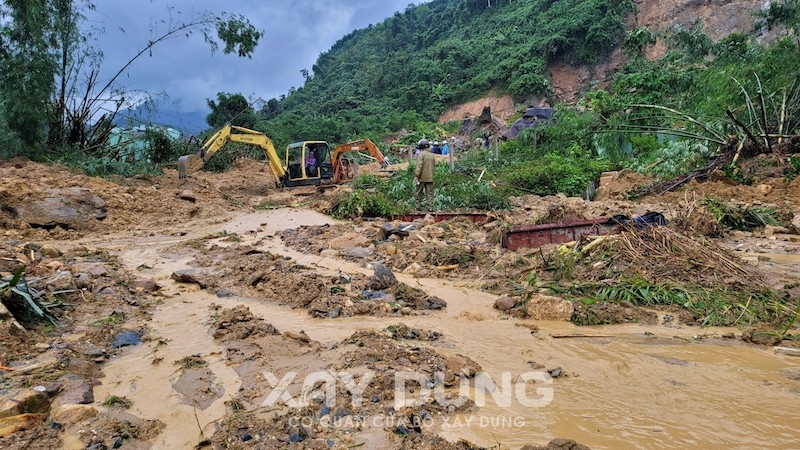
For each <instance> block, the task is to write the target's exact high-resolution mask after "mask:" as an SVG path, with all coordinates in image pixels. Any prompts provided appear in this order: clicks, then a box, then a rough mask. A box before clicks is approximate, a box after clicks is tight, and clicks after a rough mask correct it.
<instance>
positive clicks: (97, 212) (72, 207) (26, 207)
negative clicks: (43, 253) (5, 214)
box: [1, 187, 106, 228]
mask: <svg viewBox="0 0 800 450" xmlns="http://www.w3.org/2000/svg"><path fill="white" fill-rule="evenodd" d="M47 192H48V194H47V195H48V197H47V198H45V199H44V200H38V201H32V202H28V203H21V204H16V205H1V206H3V207H4V208H6V209H10V210H12V211H13V214H14V216H15V217H16V218H17V219H18V220H21V221H23V222H26V223H28V224H30V225H31V226H38V227H55V226H61V227H63V228H80V227H81V226H82V225H85V224H86V223H87V222H91V221H93V220H102V219H104V218H105V217H106V202H105V201H104V200H103V199H102V198H100V197H98V196H97V195H95V194H94V192H92V191H91V190H89V189H86V188H81V187H68V188H59V189H50V190H48V191H47Z"/></svg>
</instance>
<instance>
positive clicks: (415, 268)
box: [403, 263, 422, 275]
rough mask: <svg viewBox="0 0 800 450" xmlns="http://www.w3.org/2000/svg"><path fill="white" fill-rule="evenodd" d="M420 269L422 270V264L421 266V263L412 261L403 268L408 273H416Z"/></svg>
mask: <svg viewBox="0 0 800 450" xmlns="http://www.w3.org/2000/svg"><path fill="white" fill-rule="evenodd" d="M420 270H422V266H420V265H419V263H411V264H409V265H408V267H406V268H405V269H403V273H404V274H406V275H415V274H417V273H418V272H419V271H420Z"/></svg>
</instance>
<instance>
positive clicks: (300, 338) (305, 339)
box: [283, 331, 311, 344]
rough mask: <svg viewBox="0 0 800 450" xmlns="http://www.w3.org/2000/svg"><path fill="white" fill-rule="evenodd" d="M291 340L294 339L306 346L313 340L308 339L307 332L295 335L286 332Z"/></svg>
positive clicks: (285, 334)
mask: <svg viewBox="0 0 800 450" xmlns="http://www.w3.org/2000/svg"><path fill="white" fill-rule="evenodd" d="M283 335H284V336H286V337H287V338H289V339H294V340H295V341H299V342H303V343H305V344H307V343H309V342H311V338H310V337H308V335H307V334H306V332H305V331H300V332H299V333H294V332H292V331H286V332H284V333H283Z"/></svg>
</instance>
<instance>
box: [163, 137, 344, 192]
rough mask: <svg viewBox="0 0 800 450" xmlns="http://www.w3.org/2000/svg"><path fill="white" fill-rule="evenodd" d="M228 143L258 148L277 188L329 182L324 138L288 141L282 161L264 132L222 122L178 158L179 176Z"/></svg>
mask: <svg viewBox="0 0 800 450" xmlns="http://www.w3.org/2000/svg"><path fill="white" fill-rule="evenodd" d="M228 142H241V143H244V144H251V145H255V146H258V147H260V148H261V149H262V150H263V151H264V156H266V158H267V163H268V164H269V168H270V170H271V171H272V174H273V175H274V176H275V180H276V185H277V186H276V187H281V186H284V187H292V186H308V185H320V184H325V183H330V180H331V178H332V177H333V165H332V164H331V155H330V149H329V147H328V143H327V142H325V141H301V142H295V143H294V144H289V146H288V147H287V148H286V159H285V160H284V161H281V159H280V157H279V156H278V152H276V151H275V146H274V145H273V143H272V139H270V138H269V137H267V135H266V134H264V133H262V132H260V131H255V130H251V129H248V128H243V127H237V126H235V125H230V124H228V125H225V126H224V127H222V129H220V130H219V131H217V132H216V133H214V134H213V135H212V136H211V137H210V138H208V139H207V140H206V141H205V142H204V143H203V145H202V146H201V147H200V151H199V152H197V154H194V155H186V156H181V157H180V158H178V177H179V178H181V179H184V178H186V177H187V176H188V175H189V173H192V172H196V171H198V170H200V169H201V168H202V167H203V165H204V164H205V162H206V161H208V159H209V158H211V157H212V156H214V154H215V153H216V152H217V151H219V149H221V148H222V147H224V146H225V144H227V143H228Z"/></svg>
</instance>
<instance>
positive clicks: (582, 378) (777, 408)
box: [65, 209, 800, 449]
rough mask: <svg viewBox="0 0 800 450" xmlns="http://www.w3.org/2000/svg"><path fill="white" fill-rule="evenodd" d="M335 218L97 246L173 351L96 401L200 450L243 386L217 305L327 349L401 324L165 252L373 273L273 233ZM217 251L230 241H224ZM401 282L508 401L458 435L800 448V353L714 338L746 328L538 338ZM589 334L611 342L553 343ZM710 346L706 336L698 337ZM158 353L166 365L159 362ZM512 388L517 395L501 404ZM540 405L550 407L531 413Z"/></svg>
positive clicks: (264, 221) (429, 320)
mask: <svg viewBox="0 0 800 450" xmlns="http://www.w3.org/2000/svg"><path fill="white" fill-rule="evenodd" d="M324 223H331V219H330V218H328V217H327V216H324V215H321V214H317V213H314V212H309V211H303V210H295V209H284V210H276V211H269V212H263V213H255V214H248V215H242V216H240V217H237V218H235V219H233V220H231V221H229V222H227V223H224V224H221V225H215V226H213V227H209V228H205V229H194V230H191V231H190V232H189V234H187V235H186V236H183V237H181V238H175V237H165V236H152V237H146V238H135V239H119V240H116V241H113V242H108V241H105V242H103V243H102V244H101V243H99V242H96V243H94V245H97V246H102V247H104V248H108V249H112V250H114V251H116V252H118V254H119V255H120V257H121V258H122V260H123V261H124V263H125V264H126V265H127V266H128V267H129V268H131V269H133V268H136V267H139V266H140V265H142V264H146V265H147V266H149V267H151V268H152V269H151V271H150V273H149V274H148V276H153V277H154V278H155V279H156V281H157V282H158V283H159V284H161V285H162V286H163V291H164V292H165V293H166V295H167V297H166V298H165V301H164V303H163V304H162V305H160V306H159V307H158V308H157V309H156V310H155V312H154V317H153V320H152V323H151V324H150V325H151V329H152V330H153V332H152V335H153V336H154V337H157V338H158V339H160V340H161V341H162V342H166V343H167V345H159V344H158V339H157V340H153V341H149V342H147V343H145V344H144V345H141V346H139V347H135V348H131V349H130V350H128V351H127V352H126V353H125V354H124V355H122V356H121V357H119V358H117V359H116V360H114V361H111V362H109V363H108V364H107V365H106V366H104V369H103V372H104V375H105V376H104V378H102V379H101V381H102V385H101V386H98V387H96V389H95V397H96V398H98V399H104V398H106V397H107V396H108V395H124V396H126V397H128V398H129V399H131V400H132V401H133V406H132V407H131V409H130V412H131V413H133V414H135V415H137V416H139V417H143V418H156V419H159V420H161V421H163V422H164V423H165V424H166V429H165V430H164V432H163V433H161V435H159V436H158V438H157V440H156V441H155V442H154V448H160V449H180V448H192V447H194V446H195V445H196V444H197V443H198V441H199V440H200V439H201V437H202V435H201V430H202V433H203V434H204V435H205V436H210V435H211V434H212V433H213V432H214V422H215V421H216V420H217V419H220V418H222V417H223V416H224V415H225V413H226V406H225V404H224V402H225V401H226V400H229V399H230V398H231V396H233V395H234V394H235V393H236V392H237V390H238V389H239V387H240V384H241V380H240V379H239V377H238V375H237V374H236V372H235V371H234V369H233V368H232V367H229V366H227V365H226V363H225V360H224V352H223V349H222V347H221V346H220V345H219V344H218V343H216V342H215V341H214V339H213V338H212V337H211V335H210V332H209V320H210V319H209V314H210V311H209V308H208V306H209V305H210V304H211V303H216V304H218V305H221V306H223V307H226V308H230V307H233V306H236V305H237V304H245V305H247V306H248V307H249V308H250V310H251V311H252V312H253V313H254V314H256V315H257V316H260V317H263V318H264V319H265V320H267V321H269V322H271V323H272V324H274V325H275V326H276V327H277V328H278V329H279V330H281V331H282V332H284V331H295V332H298V331H300V330H303V331H305V332H306V333H307V334H308V335H309V336H310V337H311V339H313V340H317V341H320V342H322V343H331V342H336V341H341V340H342V339H345V338H347V337H348V336H350V335H351V334H352V333H353V332H355V331H358V330H365V329H379V328H384V327H386V326H388V325H391V324H395V323H397V322H398V321H400V319H398V318H395V317H387V318H376V317H350V318H339V319H335V320H322V319H313V318H310V317H309V316H308V315H307V314H306V313H305V311H302V310H296V311H294V310H289V309H287V308H285V307H281V306H277V305H274V304H268V303H264V302H260V301H258V300H255V299H248V298H241V297H230V298H217V297H215V296H213V295H211V294H209V293H207V292H204V291H201V290H199V289H198V288H196V287H194V286H187V285H181V284H176V283H173V282H172V281H171V280H170V274H171V273H172V272H173V271H175V270H177V269H181V268H184V267H186V266H185V265H186V263H187V262H188V259H184V258H183V257H181V256H180V255H175V254H171V253H169V252H167V251H165V250H166V249H167V248H168V247H170V246H172V245H174V244H175V243H177V242H179V240H183V239H189V238H192V237H199V236H205V235H208V234H210V233H214V232H218V231H221V230H226V231H228V232H232V233H237V234H239V235H241V236H242V237H243V238H245V241H249V242H254V241H255V240H256V239H260V238H265V237H267V240H266V241H265V242H266V244H264V246H265V248H266V249H269V250H270V251H272V252H277V253H281V254H285V255H287V256H291V257H292V258H294V259H296V260H297V261H298V262H299V263H302V264H305V265H308V266H312V267H315V268H316V269H317V270H318V271H320V272H321V273H336V272H338V271H343V272H348V273H356V272H362V273H371V271H370V270H369V268H368V267H361V266H359V265H357V264H354V263H350V262H345V261H340V260H335V259H330V258H322V257H320V256H319V255H305V254H301V253H298V252H296V251H292V250H290V249H287V248H285V247H284V246H283V245H282V243H281V242H280V240H279V239H277V238H269V237H270V236H272V235H274V233H275V232H276V231H278V230H282V229H285V228H290V227H294V226H299V225H314V224H324ZM257 230H258V231H257ZM84 243H88V244H92V243H89V242H84ZM216 243H217V244H219V245H224V242H223V241H221V240H220V241H217V242H216ZM398 278H399V279H400V281H403V282H406V283H408V284H410V285H412V286H418V287H421V288H423V289H425V290H426V291H427V292H428V293H430V294H432V295H436V296H439V297H441V298H444V299H445V300H446V301H447V303H448V307H447V309H446V310H445V311H443V312H434V313H431V314H429V315H422V316H410V317H405V318H403V319H401V321H403V322H404V323H406V324H407V325H409V326H413V327H418V328H424V329H431V330H436V331H440V332H442V333H444V338H445V343H444V344H442V345H441V347H439V348H437V350H438V351H442V352H444V353H447V352H457V353H461V354H464V355H467V356H469V357H470V358H472V359H474V360H475V361H477V362H478V363H479V364H480V365H481V366H482V367H483V369H484V370H485V371H486V373H487V375H488V376H489V378H490V379H491V380H493V381H495V382H496V383H497V384H498V385H499V386H498V390H496V391H495V395H496V396H497V397H493V396H492V395H491V393H486V394H485V395H484V397H485V400H486V402H485V404H484V406H482V407H480V408H479V409H477V410H476V411H473V412H470V413H467V414H458V415H453V416H450V417H448V418H447V419H442V418H437V420H435V421H434V422H433V423H432V424H431V426H432V427H433V428H434V429H435V430H436V431H438V432H439V433H440V434H441V435H442V436H443V437H445V438H447V439H449V440H453V441H455V440H457V439H461V438H463V439H467V440H469V441H472V442H474V443H476V444H479V445H483V446H492V445H497V443H500V444H501V445H502V448H511V449H514V448H519V447H521V446H523V445H525V444H543V443H546V442H548V441H549V440H550V439H551V438H554V437H567V438H570V439H574V440H576V441H578V442H581V443H584V444H586V445H588V446H590V447H592V448H596V449H603V448H607V449H616V448H675V449H684V448H720V449H721V448H726V449H727V448H797V447H798V446H799V445H800V427H798V426H797V424H798V423H800V408H799V407H798V404H799V403H800V382H798V381H792V380H789V379H788V378H787V376H786V373H787V371H792V370H797V368H798V364H799V363H800V358H794V359H792V357H789V356H782V355H775V354H773V352H772V349H771V348H766V347H754V346H747V345H743V344H740V343H738V342H737V341H734V340H726V339H722V338H718V337H715V336H720V335H722V334H724V333H729V332H731V331H736V330H730V329H711V328H705V329H700V328H690V327H685V328H670V327H668V326H664V325H660V326H639V325H621V326H604V327H580V328H579V327H576V326H573V325H572V324H569V323H563V322H537V323H536V326H538V331H536V332H535V333H531V330H530V328H528V327H525V326H519V325H526V324H530V323H525V322H522V321H517V320H508V319H506V318H503V317H501V316H500V315H499V314H498V313H497V312H496V311H495V310H493V309H492V305H493V302H494V300H495V296H493V295H490V294H487V293H485V292H481V291H479V290H476V289H471V288H470V287H467V286H463V285H458V284H456V283H453V282H449V281H445V280H439V279H414V278H410V277H407V276H403V275H398ZM178 294H179V295H178ZM578 333H580V334H602V335H607V336H609V337H596V338H571V339H570V338H568V339H556V338H553V337H552V335H558V334H578ZM703 337H707V339H700V338H703ZM193 354H199V355H202V357H203V358H204V359H205V360H206V361H207V362H208V363H209V365H208V368H209V370H210V371H211V373H213V380H214V383H215V384H214V389H215V390H216V391H218V392H221V395H220V396H219V398H217V399H216V400H214V401H212V402H210V405H209V406H207V407H205V408H204V409H201V407H200V406H198V405H197V403H196V402H193V400H192V399H191V398H188V397H186V395H185V394H181V393H179V392H177V391H176V390H175V389H174V387H173V385H174V384H175V382H176V380H178V379H179V377H180V372H179V371H178V368H177V367H176V366H175V365H173V364H172V362H173V361H175V360H178V359H181V358H183V357H185V356H187V355H193ZM154 357H159V358H163V362H162V363H161V364H159V365H153V364H151V362H152V360H153V358H154ZM533 362H535V363H538V364H541V365H544V367H545V368H546V369H553V368H556V367H561V368H562V369H563V371H564V373H565V374H566V376H563V377H560V378H556V379H553V380H552V384H549V385H545V384H544V383H535V384H532V383H528V384H525V383H524V381H523V382H520V379H521V377H523V378H524V376H525V374H527V373H530V372H531V371H532V370H533V368H532V365H531V364H532V363H533ZM540 372H541V371H540ZM504 374H508V375H506V376H509V377H510V378H509V379H510V380H511V381H510V384H507V385H503V384H502V380H503V376H504ZM543 386H544V387H549V388H551V391H550V392H552V400H551V401H546V399H547V395H544V394H541V395H540V392H539V391H536V388H542V387H543ZM501 387H502V388H501ZM518 387H519V388H520V389H521V391H520V390H518V389H517V388H518ZM508 388H512V390H513V394H512V391H509V389H508ZM186 390H189V391H190V390H191V389H188V388H187V389H184V391H186ZM504 392H506V393H508V394H509V396H507V397H502V396H501V395H500V394H502V393H504ZM520 392H522V394H520ZM472 395H473V396H474V395H475V393H474V392H473V393H472ZM516 397H519V398H522V399H524V400H525V403H527V405H526V404H523V401H520V400H518V399H517V398H516ZM509 398H511V401H508V399H509ZM531 399H534V400H540V402H539V403H541V404H537V405H534V406H532V405H531V403H532V402H531V401H530V400H531ZM193 403H195V404H193ZM203 406H204V405H203ZM375 431H376V430H366V431H365V432H364V434H363V436H361V437H360V438H361V441H359V439H356V442H367V443H368V444H367V445H365V446H364V448H370V446H372V448H380V444H374V442H380V439H375V438H374V432H375ZM371 433H372V434H371ZM65 444H66V446H67V447H68V448H82V446H81V445H79V442H78V441H77V440H75V439H67V440H66V442H65Z"/></svg>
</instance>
